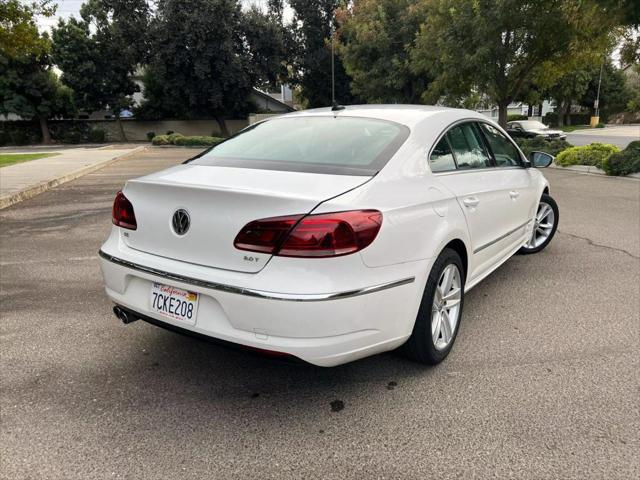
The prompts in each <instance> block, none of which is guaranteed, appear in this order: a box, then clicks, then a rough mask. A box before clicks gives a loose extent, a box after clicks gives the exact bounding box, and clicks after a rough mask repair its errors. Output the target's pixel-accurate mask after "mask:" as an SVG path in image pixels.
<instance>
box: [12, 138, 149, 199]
mask: <svg viewBox="0 0 640 480" xmlns="http://www.w3.org/2000/svg"><path fill="white" fill-rule="evenodd" d="M147 148H149V147H148V145H143V146H140V147H136V148H134V149H133V150H131V151H130V152H127V153H125V154H122V155H120V156H119V157H114V158H110V159H108V160H104V161H102V162H98V163H94V164H93V165H87V166H86V167H82V168H79V169H77V170H75V171H73V172H71V173H67V174H66V175H62V176H61V177H58V178H54V179H53V180H47V181H45V182H41V183H38V184H36V185H33V186H31V187H27V188H25V189H23V190H20V191H19V192H15V193H12V194H9V195H5V196H3V197H0V210H2V209H4V208H7V207H10V206H11V205H15V204H16V203H19V202H22V201H23V200H27V199H29V198H33V197H35V196H36V195H40V194H41V193H43V192H46V191H47V190H50V189H52V188H54V187H57V186H58V185H62V184H63V183H67V182H70V181H71V180H75V179H76V178H80V177H82V176H83V175H87V174H88V173H91V172H95V171H96V170H99V169H101V168H103V167H106V166H107V165H110V164H111V163H115V162H117V161H118V160H123V159H125V158H128V157H130V156H132V155H134V154H137V153H140V152H142V151H144V150H146V149H147Z"/></svg>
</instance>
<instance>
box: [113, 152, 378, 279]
mask: <svg viewBox="0 0 640 480" xmlns="http://www.w3.org/2000/svg"><path fill="white" fill-rule="evenodd" d="M370 178H371V177H368V176H350V175H328V174H317V173H301V172H287V171H273V170H257V169H249V168H231V167H213V166H201V165H189V164H186V165H179V166H176V167H173V168H170V169H168V170H164V171H161V172H158V173H154V174H151V175H147V176H145V177H141V178H139V179H136V180H131V181H129V182H127V185H126V187H125V189H124V194H125V195H126V197H127V198H128V199H129V200H130V201H131V203H132V204H133V209H134V211H135V216H136V220H137V224H138V227H137V229H136V230H126V231H124V232H126V234H125V235H123V241H124V243H125V244H126V245H128V246H129V247H131V248H133V249H136V250H140V251H143V252H147V253H151V254H154V255H159V256H163V257H167V258H171V259H175V260H180V261H184V262H189V263H194V264H198V265H205V266H208V267H215V268H222V269H226V270H233V271H238V272H249V273H255V272H259V271H260V270H261V269H262V268H263V267H264V266H265V265H266V263H267V262H268V260H269V259H270V258H271V255H269V254H262V253H255V252H247V251H243V250H238V249H236V248H235V247H234V245H233V241H234V239H235V237H236V235H237V234H238V232H239V231H240V229H241V228H242V227H244V226H245V225H246V224H247V223H249V222H250V221H253V220H258V219H261V218H268V217H278V216H283V215H293V214H305V213H308V212H310V211H311V210H313V209H314V208H315V207H316V205H318V204H319V203H321V202H323V201H325V200H327V199H329V198H332V197H335V196H336V195H339V194H341V193H344V192H346V191H348V190H351V189H353V188H355V187H357V186H359V185H362V184H363V183H365V182H366V181H367V180H369V179H370ZM178 210H184V211H186V212H187V214H188V217H189V227H188V230H187V231H186V233H184V234H183V235H179V234H177V233H176V231H175V229H174V227H173V225H172V220H173V216H174V214H175V212H176V211H178Z"/></svg>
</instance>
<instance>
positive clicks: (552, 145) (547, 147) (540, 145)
mask: <svg viewBox="0 0 640 480" xmlns="http://www.w3.org/2000/svg"><path fill="white" fill-rule="evenodd" d="M514 140H515V141H516V143H517V144H518V146H519V147H520V150H522V152H523V153H524V154H525V155H526V156H527V157H528V156H529V154H530V153H531V152H545V153H548V154H549V155H553V156H554V157H556V156H558V154H559V153H560V152H562V151H563V150H566V149H567V148H571V147H572V145H571V144H570V143H569V142H567V141H566V140H562V139H557V140H545V139H544V138H543V137H533V138H515V139H514Z"/></svg>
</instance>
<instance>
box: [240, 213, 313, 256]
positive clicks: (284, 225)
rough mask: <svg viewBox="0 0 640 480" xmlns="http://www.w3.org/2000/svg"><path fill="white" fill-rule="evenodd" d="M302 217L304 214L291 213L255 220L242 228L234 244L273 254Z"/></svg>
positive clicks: (252, 250) (242, 248)
mask: <svg viewBox="0 0 640 480" xmlns="http://www.w3.org/2000/svg"><path fill="white" fill-rule="evenodd" d="M301 218H302V215H291V216H288V217H274V218H265V219H263V220H255V221H253V222H250V223H248V224H246V225H245V226H244V228H243V229H242V230H240V233H238V235H237V236H236V239H235V240H234V241H233V245H234V246H235V247H236V248H238V249H240V250H249V251H251V252H261V253H271V254H273V253H275V252H276V251H277V249H278V248H279V247H280V245H282V242H283V241H284V239H285V237H286V235H287V233H289V230H291V228H292V227H293V226H294V225H295V224H296V223H298V220H300V219H301Z"/></svg>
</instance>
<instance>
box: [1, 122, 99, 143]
mask: <svg viewBox="0 0 640 480" xmlns="http://www.w3.org/2000/svg"><path fill="white" fill-rule="evenodd" d="M49 133H50V134H51V139H52V140H53V141H54V142H56V143H104V141H105V140H106V138H107V133H106V131H105V130H104V129H102V128H99V127H95V126H92V125H90V124H88V123H87V122H81V121H80V122H75V121H57V122H49ZM40 142H42V133H41V132H40V126H39V125H37V124H35V123H33V122H28V121H8V122H0V146H4V145H33V144H37V143H40Z"/></svg>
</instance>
